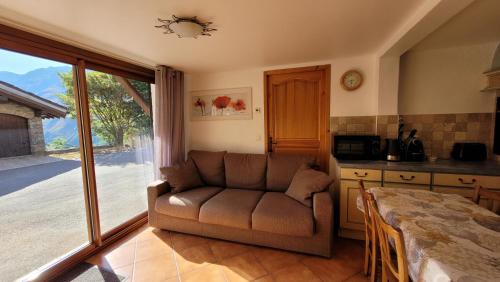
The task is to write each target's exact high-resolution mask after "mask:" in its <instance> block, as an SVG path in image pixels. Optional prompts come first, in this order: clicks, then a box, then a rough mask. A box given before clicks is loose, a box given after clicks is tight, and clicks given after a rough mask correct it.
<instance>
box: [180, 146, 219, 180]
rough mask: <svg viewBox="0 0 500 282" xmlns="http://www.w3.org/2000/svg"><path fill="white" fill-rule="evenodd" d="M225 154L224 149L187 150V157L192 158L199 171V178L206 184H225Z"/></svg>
mask: <svg viewBox="0 0 500 282" xmlns="http://www.w3.org/2000/svg"><path fill="white" fill-rule="evenodd" d="M225 154H226V151H222V152H208V151H196V150H193V151H190V152H189V157H190V158H192V159H193V161H194V163H195V165H196V167H197V168H198V172H199V173H200V176H201V180H203V182H205V184H206V185H211V186H220V187H225V186H226V177H225V175H224V155H225Z"/></svg>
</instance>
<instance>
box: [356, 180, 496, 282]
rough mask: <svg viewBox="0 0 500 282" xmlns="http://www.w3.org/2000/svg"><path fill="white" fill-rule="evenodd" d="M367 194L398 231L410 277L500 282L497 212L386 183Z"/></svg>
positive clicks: (456, 198) (458, 198) (451, 196)
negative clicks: (401, 239)
mask: <svg viewBox="0 0 500 282" xmlns="http://www.w3.org/2000/svg"><path fill="white" fill-rule="evenodd" d="M368 192H370V193H372V194H373V196H374V198H375V201H376V203H377V206H378V209H379V212H380V215H381V216H382V218H383V219H384V220H385V221H386V222H387V223H388V224H390V225H391V226H393V227H395V228H397V229H399V230H401V232H402V234H403V238H404V243H405V249H406V258H407V262H408V268H409V269H408V272H409V275H410V278H411V279H412V280H413V281H460V282H463V281H500V216H498V215H496V214H495V213H493V212H491V211H489V210H487V209H485V208H483V207H481V206H479V205H477V204H475V203H474V202H472V201H471V200H470V199H467V198H464V197H462V196H460V195H456V194H443V193H436V192H432V191H429V190H423V189H420V190H417V189H407V188H386V187H374V188H370V189H368ZM357 200H358V201H357V207H358V209H360V210H361V211H364V207H363V203H362V199H361V197H360V196H358V199H357Z"/></svg>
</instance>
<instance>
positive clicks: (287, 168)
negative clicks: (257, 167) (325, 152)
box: [266, 153, 316, 192]
mask: <svg viewBox="0 0 500 282" xmlns="http://www.w3.org/2000/svg"><path fill="white" fill-rule="evenodd" d="M315 161H316V158H315V157H314V156H308V155H296V154H279V153H271V154H269V155H268V156H267V175H266V189H267V190H268V191H279V192H285V191H286V190H287V189H288V186H290V183H292V179H293V176H294V175H295V173H296V172H297V170H298V169H299V167H300V166H301V165H303V164H307V165H313V164H314V163H315Z"/></svg>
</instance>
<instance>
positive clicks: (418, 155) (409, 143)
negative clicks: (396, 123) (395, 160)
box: [403, 129, 425, 162]
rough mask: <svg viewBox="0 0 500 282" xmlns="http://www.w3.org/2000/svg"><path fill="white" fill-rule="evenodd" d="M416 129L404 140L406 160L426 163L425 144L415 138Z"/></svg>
mask: <svg viewBox="0 0 500 282" xmlns="http://www.w3.org/2000/svg"><path fill="white" fill-rule="evenodd" d="M415 134H417V130H416V129H412V131H411V132H410V134H409V135H408V137H407V138H406V139H405V140H404V142H403V146H404V158H403V159H404V160H405V161H409V162H423V161H425V152H424V143H422V141H421V140H420V139H418V138H416V137H415Z"/></svg>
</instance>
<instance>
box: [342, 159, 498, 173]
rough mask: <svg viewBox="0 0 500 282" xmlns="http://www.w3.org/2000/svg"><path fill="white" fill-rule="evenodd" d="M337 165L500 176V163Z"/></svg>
mask: <svg viewBox="0 0 500 282" xmlns="http://www.w3.org/2000/svg"><path fill="white" fill-rule="evenodd" d="M337 165H338V166H339V167H345V168H366V169H383V170H402V171H421V172H443V173H464V174H476V175H494V176H500V162H497V161H481V162H465V161H455V160H437V161H435V162H428V161H425V162H388V161H370V160H337Z"/></svg>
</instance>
